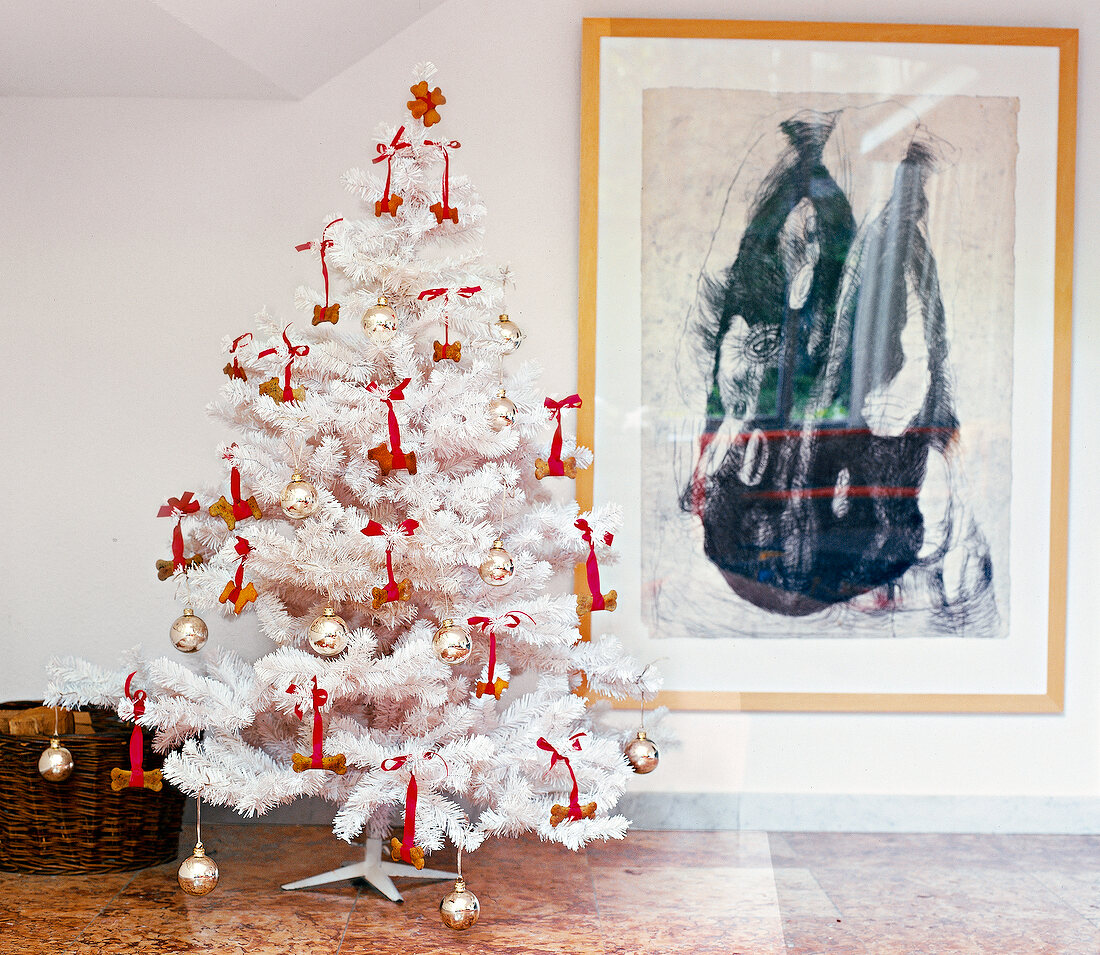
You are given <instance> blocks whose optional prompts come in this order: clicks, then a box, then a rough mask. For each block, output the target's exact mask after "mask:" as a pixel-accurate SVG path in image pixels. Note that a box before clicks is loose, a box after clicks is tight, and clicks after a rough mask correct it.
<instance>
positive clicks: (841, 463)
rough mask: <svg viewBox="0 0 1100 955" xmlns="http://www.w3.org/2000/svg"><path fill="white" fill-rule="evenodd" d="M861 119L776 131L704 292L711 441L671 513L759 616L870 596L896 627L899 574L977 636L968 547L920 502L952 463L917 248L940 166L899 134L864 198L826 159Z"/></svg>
mask: <svg viewBox="0 0 1100 955" xmlns="http://www.w3.org/2000/svg"><path fill="white" fill-rule="evenodd" d="M881 105H885V104H880V106H881ZM893 111H894V113H895V115H896V113H897V109H896V108H894V110H893ZM858 113H859V111H858V110H849V111H839V112H835V113H812V112H805V113H800V114H798V115H796V116H793V117H791V118H790V119H788V120H786V121H785V122H783V123H782V124H781V125H780V129H781V130H782V132H783V134H784V136H785V137H786V140H787V142H788V143H789V145H788V147H787V149H786V151H785V153H784V154H783V155H782V156H781V157H780V159H779V161H778V162H777V163H776V164H775V166H774V167H773V168H772V170H771V172H770V173H769V174H768V176H767V177H766V178H765V179H764V181H763V182H762V183H761V184H760V186H759V188H758V191H757V192H756V195H755V200H754V202H753V205H752V208H751V210H750V213H749V220H748V223H747V225H746V228H745V230H744V232H743V235H742V238H741V242H740V247H739V249H738V252H737V256H736V258H735V259H734V261H733V264H732V265H731V266H729V268H728V269H727V270H726V271H725V273H724V274H722V275H721V276H720V277H718V278H716V279H714V280H712V281H711V282H710V283H709V286H708V289H707V303H706V305H707V309H706V311H707V318H706V319H705V321H704V323H703V328H702V332H703V339H704V347H705V351H706V355H707V357H708V360H710V359H712V363H711V385H710V393H709V397H708V403H707V426H706V431H705V434H704V435H703V437H702V441H701V450H700V457H699V460H698V462H697V465H696V469H695V473H694V476H693V479H692V482H691V485H690V486H689V487H687V488H686V489H685V491H684V496H683V505H684V507H685V509H689V510H691V511H693V512H694V513H696V514H697V515H698V516H699V517H700V519H701V520H702V523H703V528H704V538H705V545H704V546H705V550H706V555H707V557H708V558H709V559H710V560H711V561H712V562H713V563H714V564H715V565H716V566H717V567H718V568H719V570H720V571H721V572H722V575H723V577H724V578H725V580H726V581H727V583H728V584H729V586H730V587H731V588H732V589H733V590H734V591H735V592H736V593H737V594H738V595H739V596H741V597H742V598H744V599H745V600H748V601H750V602H751V603H752V604H754V605H756V606H758V607H761V608H763V609H765V610H768V611H771V612H775V613H780V614H785V615H789V616H799V615H804V614H809V613H813V612H815V611H818V610H822V609H824V608H825V607H827V606H830V605H834V604H839V603H844V602H847V601H850V600H852V598H854V597H857V596H858V595H861V594H868V593H870V592H874V595H875V597H876V598H877V599H879V601H880V604H881V607H882V608H883V609H884V610H886V609H897V608H899V607H903V605H904V600H903V599H902V598H903V595H902V594H900V593H899V592H898V588H899V586H900V584H901V581H902V578H903V577H905V576H906V574H907V573H908V574H909V575H910V576H909V577H908V578H906V580H907V586H909V585H910V584H912V583H913V582H914V581H919V583H918V584H916V586H918V587H919V589H920V590H921V591H922V592H921V593H920V594H919V602H920V603H921V604H922V605H923V606H924V607H932V609H933V612H934V613H939V614H941V615H942V616H943V617H944V618H945V629H947V630H955V629H956V628H957V627H958V626H959V625H961V623H963V622H966V623H968V624H973V623H974V622H975V620H974V619H972V618H973V616H974V613H975V605H976V604H975V599H976V598H977V597H978V596H979V595H984V599H983V600H982V601H980V602H981V604H982V606H983V607H984V608H985V609H984V610H983V611H982V612H990V613H995V610H993V609H992V590H991V588H990V584H991V580H992V567H991V563H990V559H989V554H988V548H987V546H986V544H985V541H984V539H983V538H982V536H981V534H980V532H979V531H978V530H977V528H976V527H975V526H974V525H973V524H972V523H968V522H963V521H960V520H959V518H960V514H961V509H960V508H959V507H958V506H957V502H956V501H953V500H952V499H951V495H950V493H949V494H948V495H947V499H946V500H945V501H944V502H943V503H942V504H940V505H937V507H936V513H935V516H934V518H932V520H933V521H934V523H935V529H934V533H931V534H929V528H928V526H927V525H928V523H929V510H930V508H931V507H932V505H931V504H930V503H929V502H927V501H922V500H921V498H922V488H923V486H924V483H925V479H926V473H927V469H928V464H929V459H930V455H932V454H936V455H939V456H942V458H943V459H944V460H949V454H950V449H951V444H952V442H953V440H954V439H955V437H956V433H957V428H958V424H959V422H958V421H957V420H956V416H955V411H954V407H953V401H952V393H951V379H950V369H949V366H948V349H947V336H946V329H945V320H944V308H943V302H942V300H941V294H940V286H939V280H938V277H937V269H936V261H935V257H934V255H933V253H932V250H931V248H930V246H929V242H928V236H927V211H928V199H927V196H926V192H925V185H926V182H927V180H928V178H929V176H930V175H932V173H933V167H934V164H935V161H936V152H935V147H934V142H933V140H932V139H931V137H930V136H928V135H927V133H926V132H924V130H923V128H922V127H921V126H920V125H919V123H916V122H914V123H913V126H912V129H913V134H912V135H911V136H907V137H905V139H904V142H903V143H902V145H901V146H900V147H899V146H898V144H897V138H896V137H895V138H894V140H893V144H892V148H894V149H895V150H896V156H895V157H893V158H892V163H893V170H894V171H893V175H892V182H891V181H890V180H889V178H888V179H886V180H883V179H882V177H881V176H879V178H878V180H877V182H878V189H877V192H876V189H875V182H874V177H873V176H872V177H870V178H869V179H861V178H860V175H859V174H860V172H861V170H858V169H853V164H854V163H857V162H859V159H858V158H857V159H855V160H852V159H850V158H844V157H841V156H840V155H839V149H838V146H841V147H842V146H843V145H850V144H852V143H853V142H854V141H857V140H855V139H854V137H852V136H850V135H848V134H849V133H850V132H851V130H850V129H848V128H847V127H846V126H844V124H850V123H852V122H853V121H859V120H866V119H867V118H868V117H867V116H866V115H864V116H853V115H845V114H858ZM838 126H841V127H842V128H843V129H844V133H845V135H843V136H842V135H840V134H839V133H838ZM866 126H867V124H866V123H865V122H864V123H863V127H864V128H866ZM831 138H833V139H834V142H833V144H832V145H830V139H831ZM836 140H840V141H841V142H840V144H838V143H837V142H836ZM863 141H864V143H865V142H866V140H865V139H864V140H863ZM876 162H877V164H878V166H877V168H878V169H879V170H881V169H882V168H883V162H882V158H881V155H880V156H879V157H878V158H877V159H876ZM838 180H840V182H843V183H844V187H843V188H842V186H841V184H839V183H838ZM960 525H962V526H960ZM952 550H953V551H954V553H953V556H952V559H951V560H950V561H949V563H950V565H951V575H950V578H951V579H949V580H947V581H945V580H944V573H943V568H944V559H945V556H946V555H947V553H948V552H949V551H952Z"/></svg>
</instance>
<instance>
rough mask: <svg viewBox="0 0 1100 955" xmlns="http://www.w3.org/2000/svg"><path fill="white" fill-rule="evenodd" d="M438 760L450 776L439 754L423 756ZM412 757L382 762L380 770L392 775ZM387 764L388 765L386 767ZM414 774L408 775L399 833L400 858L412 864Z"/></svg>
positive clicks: (414, 831) (415, 788)
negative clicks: (403, 814)
mask: <svg viewBox="0 0 1100 955" xmlns="http://www.w3.org/2000/svg"><path fill="white" fill-rule="evenodd" d="M433 756H434V757H435V758H436V759H438V760H439V761H440V762H441V763H443V766H444V768H445V769H446V770H447V774H448V775H450V771H451V770H450V767H449V766H447V761H446V760H445V759H444V758H443V757H442V756H440V755H439V753H435V752H432V751H431V750H428V751H427V752H426V753H424V754H423V758H424V759H431V758H432V757H433ZM411 758H412V755H411V754H409V755H405V756H392V757H390V758H389V759H384V760H382V770H383V771H384V772H387V773H392V772H393V771H394V770H397V769H400V768H401V767H402V766H404V765H405V763H407V762H408V761H409V760H410V759H411ZM387 764H389V765H387ZM416 793H417V787H416V774H415V773H413V772H410V773H409V785H408V786H407V787H406V789H405V829H404V832H402V833H401V858H402V859H403V860H404V861H405V862H408V863H412V861H413V858H412V849H413V847H414V846H415V845H416Z"/></svg>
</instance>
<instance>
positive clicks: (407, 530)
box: [360, 518, 420, 600]
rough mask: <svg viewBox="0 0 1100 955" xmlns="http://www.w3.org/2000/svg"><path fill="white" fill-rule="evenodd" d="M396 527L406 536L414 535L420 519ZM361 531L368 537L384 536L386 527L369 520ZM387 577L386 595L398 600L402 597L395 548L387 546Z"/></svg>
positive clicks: (407, 521) (410, 520)
mask: <svg viewBox="0 0 1100 955" xmlns="http://www.w3.org/2000/svg"><path fill="white" fill-rule="evenodd" d="M394 526H395V527H396V529H397V530H398V531H399V532H400V533H402V534H404V535H405V536H406V537H412V535H413V534H414V533H415V532H416V529H417V528H418V527H419V526H420V522H419V521H414V520H413V519H412V518H409V519H408V520H404V521H402V522H401V523H400V524H396V525H394ZM360 533H362V534H366V535H367V537H384V536H385V534H386V529H385V528H384V527H383V526H382V525H381V524H379V523H378V521H368V522H367V526H366V527H364V528H363V529H362V530H361V531H360ZM386 577H387V578H388V580H387V582H386V586H385V587H384V588H383V590H385V592H386V597H387V599H389V600H397V599H399V597H400V592H399V591H398V588H397V580H396V578H395V577H394V576H393V548H392V547H389V546H387V547H386Z"/></svg>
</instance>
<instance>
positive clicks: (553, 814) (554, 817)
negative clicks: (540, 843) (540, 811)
mask: <svg viewBox="0 0 1100 955" xmlns="http://www.w3.org/2000/svg"><path fill="white" fill-rule="evenodd" d="M595 815H596V804H595V803H594V802H586V803H585V804H584V805H583V806H581V807H580V815H579V816H577V815H571V814H570V812H569V807H568V806H562V805H560V804H555V805H553V806H551V807H550V825H552V826H553V827H554V828H555V829H556V828H557V827H558V826H559V825H561V824H562V823H563V822H565V821H566V820H567V819H591V818H593V817H594V816H595Z"/></svg>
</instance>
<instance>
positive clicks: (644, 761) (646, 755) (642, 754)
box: [623, 730, 660, 776]
mask: <svg viewBox="0 0 1100 955" xmlns="http://www.w3.org/2000/svg"><path fill="white" fill-rule="evenodd" d="M623 753H624V754H625V756H626V759H627V762H629V763H630V765H631V767H633V769H634V772H636V773H637V774H638V775H639V776H644V775H645V774H646V773H651V772H653V770H655V769H656V768H657V762H658V760H659V759H660V753H658V752H657V745H656V743H654V742H653V740H651V739H649V737H647V736H646V735H645V730H638V735H637V736H635V737H634V739H632V740H631V741H630V742H629V743H627V744H626V747H625V748H624V749H623Z"/></svg>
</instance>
